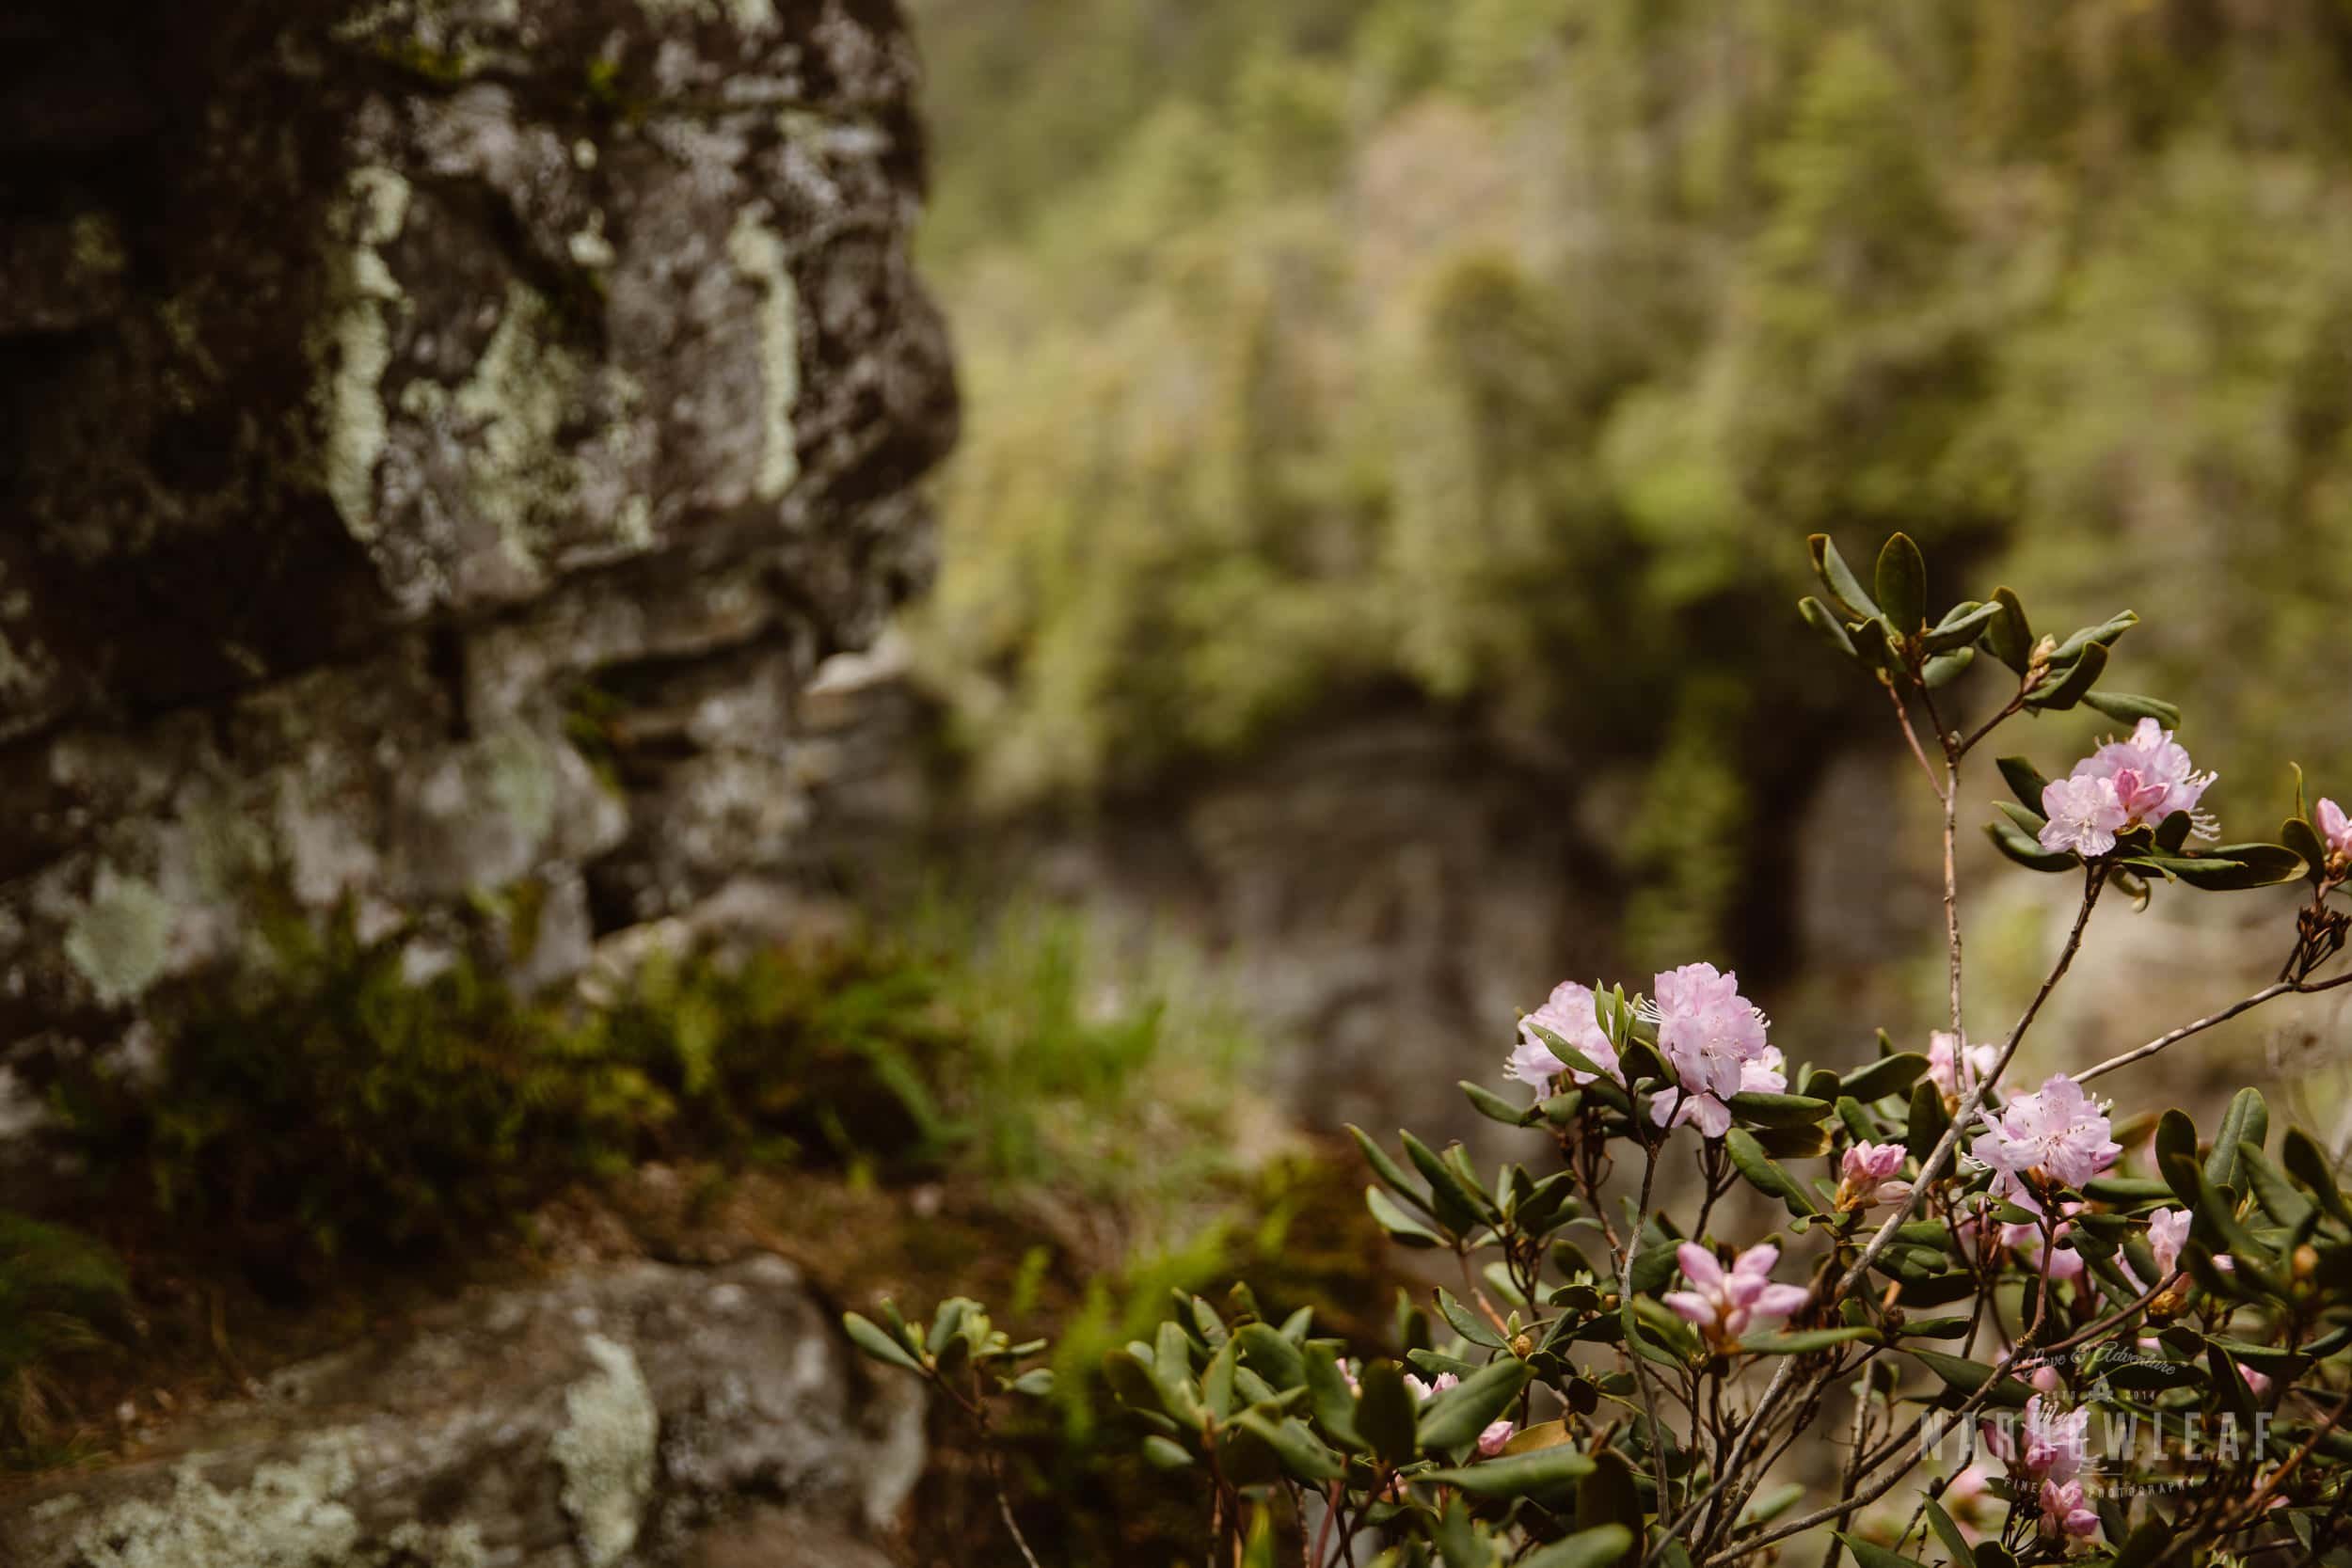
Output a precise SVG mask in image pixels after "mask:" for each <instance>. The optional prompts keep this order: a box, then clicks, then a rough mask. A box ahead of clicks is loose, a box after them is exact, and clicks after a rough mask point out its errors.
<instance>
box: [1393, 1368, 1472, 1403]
mask: <svg viewBox="0 0 2352 1568" xmlns="http://www.w3.org/2000/svg"><path fill="white" fill-rule="evenodd" d="M1461 1381H1462V1380H1461V1379H1460V1378H1458V1377H1455V1376H1454V1374H1453V1373H1452V1372H1439V1373H1438V1375H1437V1376H1436V1377H1435V1378H1434V1379H1432V1380H1431V1381H1429V1382H1427V1383H1423V1382H1422V1380H1421V1379H1419V1378H1417V1377H1415V1376H1414V1375H1413V1374H1412V1373H1410V1372H1406V1374H1405V1386H1406V1387H1407V1388H1410V1389H1411V1390H1412V1391H1413V1398H1415V1399H1417V1400H1425V1399H1427V1398H1429V1397H1430V1396H1431V1395H1432V1394H1442V1393H1444V1392H1445V1391H1446V1390H1447V1389H1448V1388H1451V1387H1453V1386H1454V1385H1455V1384H1457V1383H1459V1382H1461Z"/></svg>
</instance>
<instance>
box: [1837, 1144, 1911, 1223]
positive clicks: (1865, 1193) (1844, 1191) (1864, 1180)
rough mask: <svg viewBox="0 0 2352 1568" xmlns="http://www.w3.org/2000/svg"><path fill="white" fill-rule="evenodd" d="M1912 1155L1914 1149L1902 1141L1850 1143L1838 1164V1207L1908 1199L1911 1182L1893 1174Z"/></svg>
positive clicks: (1899, 1201) (1872, 1204)
mask: <svg viewBox="0 0 2352 1568" xmlns="http://www.w3.org/2000/svg"><path fill="white" fill-rule="evenodd" d="M1910 1157H1911V1151H1910V1150H1909V1149H1907V1148H1903V1146H1902V1145H1900V1144H1873V1143H1858V1144H1852V1145H1850V1146H1848V1148H1847V1149H1846V1152H1845V1156H1844V1157H1843V1158H1842V1159H1841V1160H1840V1161H1839V1162H1838V1166H1837V1207H1838V1208H1840V1209H1868V1208H1871V1207H1872V1206H1874V1205H1876V1204H1881V1203H1902V1202H1905V1201H1907V1200H1908V1199H1909V1198H1910V1196H1911V1183H1910V1182H1908V1181H1898V1180H1893V1178H1894V1176H1895V1174H1896V1173H1897V1172H1898V1171H1899V1170H1901V1169H1902V1168H1903V1162H1904V1161H1905V1160H1907V1159H1909V1158H1910Z"/></svg>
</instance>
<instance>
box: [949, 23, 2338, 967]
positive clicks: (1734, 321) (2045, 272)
mask: <svg viewBox="0 0 2352 1568" xmlns="http://www.w3.org/2000/svg"><path fill="white" fill-rule="evenodd" d="M914 9H915V12H916V17H917V25H918V33H919V35H920V36H921V38H922V40H923V41H924V45H925V51H926V56H927V62H928V70H929V72H930V117H931V122H932V127H933V132H934V136H935V147H936V154H937V164H936V178H935V182H934V183H935V197H934V200H935V208H934V211H933V213H932V214H931V216H930V218H929V220H928V239H927V244H928V246H929V250H930V255H929V258H928V261H929V267H930V274H931V276H932V277H933V278H934V279H935V280H936V282H937V284H938V285H939V287H940V288H941V290H942V293H943V294H944V295H945V297H946V304H947V307H948V309H949V313H950V316H951V319H952V320H953V321H954V323H955V325H956V330H957V334H958V338H959V342H960V352H961V363H962V366H963V371H964V374H965V377H966V381H967V386H968V388H969V391H970V406H971V410H972V412H971V418H970V423H969V427H968V432H967V435H966V437H965V440H964V444H963V447H962V450H961V453H960V455H959V456H957V457H956V458H955V459H954V460H953V463H952V466H951V468H950V471H949V479H948V482H947V483H946V542H945V569H944V572H943V576H942V580H941V582H940V584H939V587H938V590H937V592H936V593H935V594H934V595H933V596H932V598H931V599H930V602H929V603H928V604H927V605H926V606H924V607H923V608H922V609H921V610H920V611H919V616H918V621H917V624H916V626H915V642H916V647H917V654H918V659H919V662H920V665H921V667H922V669H923V671H924V672H925V673H926V675H927V677H928V678H929V679H930V682H931V683H932V684H933V685H934V687H935V688H936V689H937V690H939V691H940V692H941V693H943V694H944V697H945V699H946V703H947V705H948V707H949V709H950V712H951V715H952V717H953V720H954V722H955V726H956V729H957V731H958V733H959V734H960V736H961V738H962V740H963V742H964V745H965V747H966V749H967V753H968V755H969V757H970V760H971V763H972V766H973V773H972V778H973V781H974V783H975V785H976V789H977V795H978V796H979V798H980V799H982V800H985V801H988V802H991V803H993V804H997V805H1027V804H1034V803H1038V802H1057V803H1068V802H1072V801H1078V802H1084V801H1089V800H1098V799H1102V798H1104V797H1105V796H1115V795H1117V794H1118V793H1120V791H1122V790H1128V789H1133V788H1137V787H1142V786H1147V785H1149V784H1151V783H1152V781H1154V780H1155V779H1159V778H1163V777H1165V776H1167V775H1168V773H1169V772H1170V770H1171V769H1180V768H1184V767H1186V766H1189V765H1193V764H1197V763H1199V762H1200V761H1201V760H1202V759H1214V758H1218V757H1232V756H1237V755H1246V754H1248V753H1249V752H1252V751H1253V750H1254V749H1257V748H1261V747H1263V746H1264V745H1265V744H1266V743H1267V742H1268V741H1269V740H1270V739H1273V738H1276V737H1279V736H1281V735H1282V734H1283V733H1284V732H1285V731H1286V730H1288V729H1290V728H1291V727H1293V726H1295V725H1298V724H1300V723H1302V722H1306V721H1311V720H1312V719H1313V718H1314V717H1315V716H1317V715H1327V714H1329V713H1331V712H1333V711H1335V710H1340V709H1345V708H1347V707H1349V706H1350V705H1361V704H1364V703H1367V702H1371V703H1381V702H1394V701H1397V700H1400V699H1402V700H1404V701H1406V702H1410V703H1414V704H1419V705H1429V706H1433V707H1438V708H1442V709H1445V710H1447V711H1449V712H1453V713H1455V714H1459V715H1463V716H1467V717H1469V718H1470V719H1472V720H1473V721H1475V722H1477V723H1479V724H1482V725H1486V726H1490V727H1492V728H1494V729H1495V730H1497V731H1499V732H1502V733H1518V734H1541V735H1544V736H1549V739H1550V740H1551V742H1552V743H1554V744H1555V745H1557V746H1560V747H1562V748H1565V751H1566V752H1567V753H1568V754H1569V755H1570V756H1571V757H1572V758H1573V759H1575V761H1576V764H1577V766H1578V767H1579V768H1583V767H1586V766H1591V767H1595V768H1598V767H1600V766H1602V765H1604V764H1606V765H1611V766H1622V767H1628V768H1632V769H1633V770H1634V779H1635V781H1636V782H1635V783H1634V784H1633V785H1632V786H1630V787H1629V788H1627V789H1626V790H1624V791H1622V792H1621V793H1622V796H1623V799H1624V800H1625V802H1626V805H1625V810H1624V812H1623V813H1622V815H1621V816H1620V817H1619V818H1618V819H1617V821H1616V823H1615V831H1614V832H1613V835H1612V838H1611V854H1612V856H1613V859H1614V861H1615V862H1616V868H1617V869H1618V870H1619V871H1620V872H1622V873H1623V882H1622V884H1621V885H1622V886H1624V887H1625V888H1627V889H1628V890H1629V894H1630V900H1631V901H1630V903H1629V908H1628V910H1627V913H1626V920H1627V923H1628V951H1629V952H1630V953H1631V954H1633V955H1635V956H1637V957H1643V958H1651V959H1664V958H1667V957H1668V956H1669V955H1670V954H1673V953H1680V952H1687V951H1689V950H1692V948H1693V947H1694V945H1695V944H1697V943H1700V942H1704V941H1707V940H1709V939H1712V938H1718V937H1721V938H1724V939H1727V940H1729V941H1730V942H1732V949H1731V950H1732V951H1734V952H1735V954H1740V955H1741V956H1747V957H1752V956H1753V954H1754V953H1755V952H1756V950H1757V949H1758V948H1759V947H1763V948H1767V949H1769V947H1770V944H1771V940H1772V939H1771V933H1770V932H1769V931H1759V930H1756V929H1753V928H1751V929H1748V930H1746V931H1745V932H1744V933H1743V932H1742V931H1741V930H1740V927H1739V923H1738V922H1737V921H1736V920H1734V919H1733V911H1734V910H1735V909H1736V908H1737V906H1738V905H1739V903H1740V897H1741V894H1742V890H1743V888H1744V887H1747V886H1749V885H1751V884H1752V883H1755V882H1756V881H1757V880H1758V879H1759V877H1758V873H1759V869H1760V868H1761V867H1763V866H1764V865H1766V864H1768V863H1771V864H1777V863H1779V861H1778V857H1780V856H1781V855H1782V854H1783V851H1782V850H1780V849H1778V848H1775V847H1774V845H1775V843H1776V842H1777V841H1778V840H1779V839H1781V838H1782V837H1783V836H1784V835H1785V833H1786V832H1787V831H1788V827H1787V824H1786V823H1784V822H1782V821H1781V820H1780V818H1781V817H1782V816H1784V815H1785V814H1787V813H1788V812H1790V811H1792V810H1793V809H1794V807H1795V805H1796V804H1797V803H1798V802H1799V801H1800V800H1802V799H1804V795H1805V792H1806V791H1808V790H1810V789H1811V788H1812V787H1813V784H1814V783H1815V782H1816V780H1815V776H1814V775H1813V774H1812V773H1811V772H1810V771H1808V769H1807V767H1806V764H1805V763H1804V758H1805V756H1806V755H1807V754H1808V753H1809V752H1814V751H1816V750H1818V743H1819V742H1820V741H1822V740H1824V739H1833V738H1835V737H1836V736H1838V735H1839V733H1840V731H1839V729H1838V726H1841V725H1845V724H1849V723H1852V722H1855V720H1853V719H1851V718H1838V717H1835V715H1837V714H1845V715H1853V714H1855V713H1857V712H1859V711H1860V710H1861V704H1859V703H1856V702H1854V701H1851V700H1850V699H1852V698H1853V697H1854V696H1855V693H1854V692H1853V691H1851V690H1847V689H1842V688H1840V687H1839V685H1838V683H1837V682H1836V680H1835V679H1834V678H1833V677H1832V676H1831V673H1830V672H1829V671H1828V669H1827V668H1826V666H1825V665H1824V664H1823V663H1822V661H1821V660H1820V658H1819V657H1817V653H1816V650H1814V649H1813V648H1812V647H1811V646H1810V644H1809V643H1808V642H1807V641H1805V637H1806V634H1804V632H1803V631H1802V630H1801V629H1800V628H1799V626H1797V623H1796V621H1795V618H1794V616H1793V615H1791V614H1790V613H1789V605H1790V602H1791V601H1792V600H1793V599H1794V597H1795V596H1796V594H1797V593H1798V592H1799V591H1800V588H1799V578H1800V575H1801V573H1802V571H1803V566H1804V561H1803V556H1802V552H1801V551H1800V550H1799V549H1798V548H1797V540H1798V539H1799V538H1800V537H1801V536H1802V535H1803V534H1804V533H1806V532H1809V531H1828V532H1833V533H1835V534H1836V535H1837V536H1839V537H1840V538H1841V539H1843V540H1844V541H1846V547H1847V549H1848V551H1849V553H1858V554H1867V552H1868V551H1871V550H1874V549H1875V548H1876V546H1877V542H1878V540H1879V539H1880V538H1881V537H1883V534H1884V533H1885V532H1886V531H1890V530H1892V529H1895V528H1902V529H1905V530H1908V531H1911V532H1912V533H1913V534H1915V536H1917V537H1918V538H1919V539H1921V540H1922V541H1923V543H1925V544H1926V545H1927V546H1928V547H1929V550H1930V553H1931V556H1934V557H1936V558H1937V559H1938V560H1940V561H1953V560H1955V559H1960V560H1968V561H1971V562H1974V563H1975V569H1974V571H1973V572H1972V577H1981V578H1983V579H1984V580H1983V581H1982V582H1980V583H1971V584H1963V583H1961V582H1957V581H1947V582H1944V583H1941V584H1938V585H1935V590H1934V591H1935V592H1937V593H1939V594H1943V595H1944V597H1945V598H1946V599H1947V600H1948V599H1949V598H1951V597H1957V596H1959V595H1960V594H1961V593H1962V592H1963V589H1965V590H1967V591H1968V592H1971V593H1974V594H1981V593H1983V592H1985V591H1987V590H1989V588H1990V586H1991V584H1992V582H1993V581H1994V580H2008V581H2013V582H2015V583H2017V584H2018V585H2019V586H2020V587H2021V588H2022V589H2024V590H2026V594H2027V598H2028V601H2029V603H2031V604H2033V605H2034V606H2035V607H2036V616H2037V621H2038V622H2040V623H2041V624H2042V625H2043V626H2046V627H2051V628H2054V629H2057V630H2058V631H2060V632H2061V633H2062V632H2063V631H2064V630H2065V629H2066V628H2067V627H2069V626H2073V625H2074V624H2076V623H2077V622H2079V621H2083V620H2088V619H2092V618H2096V617H2098V616H2103V615H2104V614H2106V612H2108V611H2110V610H2114V609H2116V608H2119V607H2121V606H2124V605H2129V606H2131V607H2133V608H2136V609H2137V610H2140V611H2141V613H2142V614H2143V615H2145V616H2147V617H2148V619H2149V621H2150V623H2151V625H2150V627H2149V628H2148V629H2147V630H2145V631H2143V632H2142V633H2140V634H2137V635H2136V638H2135V640H2134V641H2133V642H2132V643H2131V644H2130V646H2129V647H2128V649H2127V653H2128V655H2129V657H2128V660H2127V667H2128V669H2129V671H2130V678H2129V679H2128V680H2125V681H2123V682H2122V684H2124V685H2126V686H2128V687H2130V688H2133V689H2150V690H2158V691H2164V692H2167V693H2169V694H2172V695H2175V696H2177V697H2179V698H2180V699H2181V700H2182V701H2183V703H2184V705H2185V706H2186V707H2187V708H2188V713H2189V717H2188V721H2187V725H2186V728H2185V732H2184V739H2185V740H2186V741H2187V742H2188V743H2189V744H2190V745H2191V746H2192V747H2193V748H2194V749H2195V750H2196V752H2197V755H2198V757H2199V759H2200V761H2201V763H2204V764H2207V765H2210V766H2214V767H2217V768H2219V769H2220V771H2221V773H2222V775H2223V777H2224V779H2225V780H2227V781H2229V784H2230V787H2232V788H2233V792H2235V794H2236V799H2235V801H2234V802H2233V804H2234V805H2235V806H2236V807H2237V809H2240V810H2243V811H2245V812H2246V813H2247V814H2248V821H2247V823H2246V826H2247V827H2248V828H2249V831H2266V829H2267V827H2269V826H2271V825H2274V824H2273V823H2272V821H2271V819H2272V818H2275V816H2276V815H2277V813H2276V811H2275V810H2274V808H2276V807H2278V806H2280V805H2281V804H2283V799H2284V797H2283V790H2284V787H2285V786H2284V784H2283V779H2284V773H2283V762H2284V759H2286V758H2287V757H2289V756H2295V757H2299V758H2300V759H2301V760H2302V761H2303V763H2304V764H2305V766H2306V767H2307V768H2312V769H2313V770H2314V777H2315V778H2320V779H2324V778H2326V777H2328V775H2329V774H2330V772H2331V771H2333V770H2334V769H2336V768H2341V767H2342V765H2343V764H2344V763H2345V762H2346V761H2347V760H2352V747H2347V744H2346V740H2347V736H2346V732H2345V730H2344V726H2343V725H2342V723H2341V722H2340V721H2341V719H2342V717H2343V716H2344V696H2343V694H2342V682H2343V675H2344V659H2343V657H2342V654H2341V652H2340V647H2341V644H2340V643H2339V642H2338V641H2337V639H2336V635H2335V632H2336V626H2337V624H2338V621H2339V614H2340V607H2341V606H2342V605H2343V604H2344V602H2345V597H2344V595H2345V590H2346V587H2347V578H2352V445H2348V444H2347V435H2348V434H2352V377H2348V376H2347V374H2346V372H2347V368H2352V360H2348V359H2347V350H2348V349H2352V246H2347V245H2346V244H2345V243H2344V242H2345V239H2346V237H2347V235H2346V230H2347V227H2348V226H2352V205H2348V204H2347V198H2348V197H2352V90H2347V88H2352V82H2348V81H2347V75H2352V14H2347V12H2346V11H2345V9H2344V8H2343V7H2341V6H2339V5H2335V4H2331V3H2328V0H2083V3H2081V4H2076V5H2073V6H2067V7H2050V6H2043V5H2039V4H2034V3H2031V0H1952V3H1946V4H1929V3H1921V0H1899V3H1895V4H1854V3H1836V0H1831V3H1820V0H1804V3H1799V0H1739V3H1735V4H1710V5H1691V4H1683V3H1677V0H1459V3H1455V4H1434V3H1429V0H1376V3H1355V4H1350V3H1344V0H1019V3H1012V0H917V3H916V5H915V7H914ZM1604 676H1605V678H1603V677H1604ZM1808 688H1809V690H1808ZM1832 688H1835V690H1825V689H1832ZM2086 733H2088V732H2086ZM1887 738H1888V736H1886V735H1881V734H1876V733H1873V734H1872V736H1871V737H1870V739H1871V742H1872V744H1874V745H1883V743H1884V742H1885V741H1886V740H1887ZM2039 738H2040V739H2041V740H2042V743H2043V744H2047V745H2049V746H2050V747H2051V749H2052V750H2053V752H2063V751H2064V750H2065V748H2067V747H2070V746H2072V745H2074V743H2075V742H2076V741H2077V740H2078V739H2079V738H2080V737H2078V736H2074V735H2073V734H2071V733H2070V734H2068V735H2067V736H2064V737H2063V738H2061V737H2060V736H2057V735H2055V734H2051V735H2047V736H2043V737H2039ZM2051 761H2052V765H2053V766H2058V765H2060V764H2061V762H2062V758H2061V757H2060V756H2058V755H2054V756H2053V757H2052V759H2051ZM2257 808H2259V809H2257ZM1754 924H1755V923H1754V922H1753V921H1752V922H1751V926H1752V927H1753V925H1754ZM1528 1000H1529V1001H1530V1002H1532V1001H1533V1000H1534V998H1533V997H1530V998H1528Z"/></svg>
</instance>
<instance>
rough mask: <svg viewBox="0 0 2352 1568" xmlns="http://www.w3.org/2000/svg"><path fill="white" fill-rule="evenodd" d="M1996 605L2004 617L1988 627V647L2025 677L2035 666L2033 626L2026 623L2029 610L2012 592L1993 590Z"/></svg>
mask: <svg viewBox="0 0 2352 1568" xmlns="http://www.w3.org/2000/svg"><path fill="white" fill-rule="evenodd" d="M1993 602H1994V604H1996V605H1998V606H2000V607H2001V615H2000V618H1999V619H1997V620H1995V621H1994V623H1993V624H1992V625H1991V626H1987V627H1985V629H1984V645H1985V646H1986V647H1988V648H1990V649H1992V650H1993V657H1994V658H1997V659H1999V660H2000V661H2001V662H2002V663H2003V664H2006V665H2008V666H2009V667H2010V669H2012V670H2014V671H2016V672H2017V673H2019V674H2021V675H2022V674H2024V673H2026V670H2027V669H2028V668H2030V667H2031V665H2032V663H2033V625H2032V623H2031V622H2029V621H2027V620H2026V607H2025V606H2024V605H2022V604H2019V603H2018V602H2017V595H2016V594H2012V593H2010V591H2009V590H2008V589H2006V588H1995V589H1994V590H1993Z"/></svg>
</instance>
